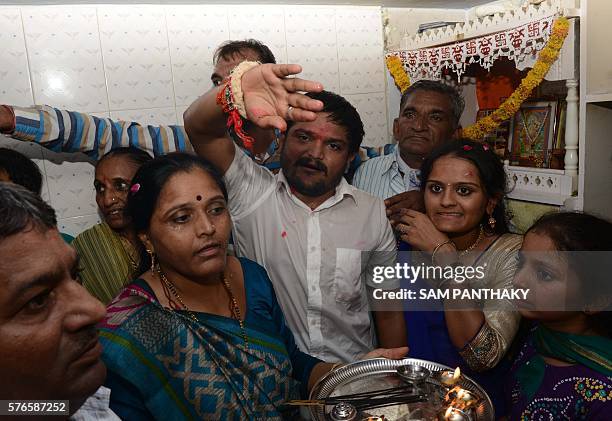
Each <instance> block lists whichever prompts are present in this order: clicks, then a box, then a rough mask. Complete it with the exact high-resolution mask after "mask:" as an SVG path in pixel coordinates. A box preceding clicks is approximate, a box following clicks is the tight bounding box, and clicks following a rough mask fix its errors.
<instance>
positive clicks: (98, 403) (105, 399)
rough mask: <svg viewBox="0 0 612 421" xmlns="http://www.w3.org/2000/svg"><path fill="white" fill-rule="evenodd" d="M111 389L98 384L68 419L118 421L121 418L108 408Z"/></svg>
mask: <svg viewBox="0 0 612 421" xmlns="http://www.w3.org/2000/svg"><path fill="white" fill-rule="evenodd" d="M110 394H111V390H110V389H108V388H106V387H104V386H100V388H99V389H98V390H97V391H96V393H94V394H93V395H91V396H90V397H89V398H88V399H87V400H86V401H85V403H83V405H81V407H80V408H79V409H78V411H77V412H75V413H74V414H72V416H71V417H70V421H120V420H121V419H120V418H119V417H118V416H117V415H116V414H115V413H114V412H113V411H112V410H111V409H110V406H109V405H110Z"/></svg>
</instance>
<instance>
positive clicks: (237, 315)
mask: <svg viewBox="0 0 612 421" xmlns="http://www.w3.org/2000/svg"><path fill="white" fill-rule="evenodd" d="M156 270H157V274H158V275H159V278H160V279H161V281H162V286H163V287H164V288H163V289H164V295H166V298H167V299H168V304H169V305H170V308H172V310H184V311H186V312H187V314H188V315H189V318H190V319H191V320H192V321H194V322H195V323H198V318H197V317H196V315H195V314H194V313H193V311H191V310H190V309H189V307H187V305H186V304H185V302H184V301H183V299H182V298H181V296H180V295H179V293H178V291H177V289H176V286H175V285H174V283H172V282H171V281H170V280H169V279H168V278H167V277H166V274H165V273H164V272H162V270H161V267H160V266H159V265H157V267H156ZM223 286H224V287H225V290H226V291H227V293H228V295H229V297H230V311H231V312H232V317H233V318H234V319H236V320H237V321H238V324H239V325H240V331H241V332H242V338H243V339H244V346H245V347H246V348H248V347H249V341H248V340H247V334H246V330H245V328H244V321H243V320H242V315H241V312H240V307H239V306H238V301H237V300H236V297H234V293H233V292H232V288H231V286H230V284H229V282H228V281H227V279H226V277H225V275H223ZM167 290H169V291H170V293H172V295H174V297H175V298H176V299H177V300H178V302H179V304H180V308H177V307H178V306H177V305H176V303H175V302H174V300H172V299H171V298H170V297H169V296H168V292H167Z"/></svg>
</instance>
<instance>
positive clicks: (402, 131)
mask: <svg viewBox="0 0 612 421" xmlns="http://www.w3.org/2000/svg"><path fill="white" fill-rule="evenodd" d="M464 106H465V103H464V100H463V98H462V97H461V96H460V95H459V93H458V92H457V91H456V90H455V89H454V88H453V87H451V86H449V85H446V84H443V83H441V82H437V81H432V80H421V81H418V82H416V83H414V84H412V85H411V86H410V87H409V88H408V89H407V90H406V92H404V94H403V95H402V98H401V100H400V113H399V117H397V118H396V119H395V120H394V121H393V137H394V139H395V141H396V142H397V147H396V148H395V151H394V152H393V153H391V154H389V155H384V156H379V157H377V158H372V159H370V160H368V161H366V162H365V163H363V164H362V165H361V166H360V167H359V168H358V169H357V172H356V173H355V177H354V179H353V185H354V186H356V187H358V188H360V189H362V190H365V191H367V192H368V193H370V194H372V195H374V196H377V197H380V198H381V199H385V205H386V207H387V216H392V215H393V214H394V213H396V212H398V211H399V209H402V208H411V209H416V210H422V209H423V195H422V194H421V192H420V187H421V182H420V180H419V175H420V169H421V164H422V162H423V160H424V159H425V157H427V156H428V155H429V153H430V152H431V151H432V150H433V149H434V148H435V147H436V146H438V145H440V144H441V143H443V142H446V141H448V140H450V139H451V138H453V137H454V135H455V134H456V132H457V129H458V127H459V118H460V117H461V114H462V113H463V108H464Z"/></svg>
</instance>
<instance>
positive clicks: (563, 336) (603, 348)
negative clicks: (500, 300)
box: [507, 212, 612, 420]
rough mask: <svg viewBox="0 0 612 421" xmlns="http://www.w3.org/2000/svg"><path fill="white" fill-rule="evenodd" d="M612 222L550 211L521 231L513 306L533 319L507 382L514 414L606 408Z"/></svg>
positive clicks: (559, 414) (584, 415)
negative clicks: (519, 293)
mask: <svg viewBox="0 0 612 421" xmlns="http://www.w3.org/2000/svg"><path fill="white" fill-rule="evenodd" d="M611 252H612V223H610V222H608V221H605V220H602V219H600V218H597V217H595V216H591V215H587V214H580V213H569V212H562V213H555V214H551V215H546V216H544V217H542V218H541V219H540V220H538V221H537V222H536V223H535V224H534V225H533V226H532V227H531V228H530V229H529V231H527V234H526V235H525V240H524V242H523V245H522V247H521V252H520V258H519V267H518V269H517V272H516V276H515V279H514V285H515V287H517V288H524V289H528V290H529V293H528V296H527V299H526V300H525V301H524V302H521V303H520V306H519V310H520V313H521V315H522V316H523V317H525V318H526V319H531V320H535V321H536V322H537V324H536V325H535V327H534V328H533V329H532V330H531V332H530V333H529V336H528V338H527V340H526V341H525V343H524V344H523V346H522V349H521V351H520V353H519V354H518V356H517V358H516V360H515V362H514V366H513V368H512V370H511V376H510V379H509V382H508V385H507V386H508V387H507V388H508V391H507V397H508V398H510V407H511V413H510V419H512V420H519V419H520V420H543V419H547V420H548V419H551V420H552V419H555V420H560V419H564V420H587V419H588V420H603V419H610V411H611V410H612V339H611V332H612V329H611V326H612V317H611V314H612V313H610V308H611V304H612V288H611V285H610V271H611V270H612V254H611Z"/></svg>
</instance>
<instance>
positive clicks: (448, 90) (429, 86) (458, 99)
mask: <svg viewBox="0 0 612 421" xmlns="http://www.w3.org/2000/svg"><path fill="white" fill-rule="evenodd" d="M417 91H428V92H437V93H440V94H442V95H445V96H446V97H447V98H448V101H449V102H450V105H451V112H452V114H453V128H455V129H456V128H457V127H458V126H459V119H460V118H461V114H463V110H464V108H465V100H464V99H463V97H462V96H461V95H460V94H459V92H458V91H457V89H455V88H454V87H452V86H450V85H447V84H446V83H442V82H440V81H437V80H419V81H417V82H414V83H413V84H412V85H410V86H409V87H408V89H406V90H405V91H404V93H403V94H402V98H401V99H400V113H401V112H402V109H403V107H404V104H405V103H406V101H407V100H408V98H409V97H410V95H412V94H413V93H415V92H417Z"/></svg>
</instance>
